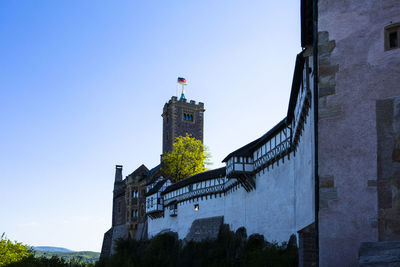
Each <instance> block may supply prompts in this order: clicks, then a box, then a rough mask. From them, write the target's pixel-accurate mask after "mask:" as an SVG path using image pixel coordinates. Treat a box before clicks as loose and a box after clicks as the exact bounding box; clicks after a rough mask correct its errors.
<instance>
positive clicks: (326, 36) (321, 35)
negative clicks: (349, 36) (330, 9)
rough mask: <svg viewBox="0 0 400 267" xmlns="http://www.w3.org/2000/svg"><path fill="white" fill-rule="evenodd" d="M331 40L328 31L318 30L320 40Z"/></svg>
mask: <svg viewBox="0 0 400 267" xmlns="http://www.w3.org/2000/svg"><path fill="white" fill-rule="evenodd" d="M328 41H329V33H328V32H327V31H320V32H318V42H319V43H324V42H328Z"/></svg>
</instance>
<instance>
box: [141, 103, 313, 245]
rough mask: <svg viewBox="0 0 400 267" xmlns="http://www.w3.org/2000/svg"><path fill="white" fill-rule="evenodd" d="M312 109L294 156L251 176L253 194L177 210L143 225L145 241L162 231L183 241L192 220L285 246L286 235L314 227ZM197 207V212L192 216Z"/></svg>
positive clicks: (242, 193)
mask: <svg viewBox="0 0 400 267" xmlns="http://www.w3.org/2000/svg"><path fill="white" fill-rule="evenodd" d="M312 112H313V109H310V110H309V113H308V114H309V115H308V117H307V121H306V124H305V127H304V130H303V133H302V135H301V137H300V141H299V143H298V147H297V151H296V153H293V152H292V153H291V154H290V159H288V157H287V156H286V157H285V159H284V160H282V159H281V160H280V161H279V163H274V165H273V166H269V168H268V169H267V168H265V169H264V170H263V171H261V172H259V173H258V174H257V175H256V178H255V179H256V189H255V190H253V191H251V192H246V191H245V190H244V188H243V187H240V186H239V188H238V189H232V190H230V191H229V192H228V193H227V194H226V195H225V196H224V195H222V197H217V198H215V197H214V196H213V197H212V199H210V198H209V197H208V199H207V200H206V199H205V197H203V200H201V198H199V199H198V201H191V202H189V201H186V202H183V203H179V204H178V216H176V217H170V216H169V210H167V209H166V210H165V212H164V218H159V219H153V220H152V219H149V221H148V231H149V233H148V234H149V237H152V236H154V235H156V234H157V233H159V232H160V231H163V230H171V231H174V232H177V233H178V236H179V238H180V239H183V238H185V237H186V235H187V234H188V232H189V229H190V227H191V225H192V222H193V221H194V220H196V219H200V218H207V217H214V216H224V223H226V224H229V226H230V228H231V230H233V231H236V230H237V229H238V228H239V227H242V226H244V227H246V229H247V234H248V235H251V234H255V233H258V234H262V235H264V237H265V238H266V239H267V240H269V241H277V242H283V241H288V240H289V237H290V235H292V234H296V233H297V231H298V230H300V229H302V228H304V227H306V226H307V225H309V224H311V223H313V222H314V175H313V171H314V167H313V166H314V165H313V164H314V159H313V151H314V148H313V143H314V139H313V119H312V118H313V117H312V114H313V113H312ZM194 204H199V207H200V208H199V210H198V211H195V210H194Z"/></svg>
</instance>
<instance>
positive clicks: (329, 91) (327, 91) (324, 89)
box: [318, 85, 336, 97]
mask: <svg viewBox="0 0 400 267" xmlns="http://www.w3.org/2000/svg"><path fill="white" fill-rule="evenodd" d="M335 93H336V90H335V85H333V86H320V87H319V94H318V95H319V97H323V96H328V95H334V94H335Z"/></svg>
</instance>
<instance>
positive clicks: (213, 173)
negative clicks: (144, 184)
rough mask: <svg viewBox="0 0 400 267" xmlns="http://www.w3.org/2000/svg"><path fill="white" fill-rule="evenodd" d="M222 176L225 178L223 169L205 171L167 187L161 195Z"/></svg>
mask: <svg viewBox="0 0 400 267" xmlns="http://www.w3.org/2000/svg"><path fill="white" fill-rule="evenodd" d="M224 176H225V167H222V168H218V169H214V170H210V171H205V172H202V173H198V174H195V175H193V176H190V177H188V178H185V179H183V180H180V181H178V182H176V183H174V184H172V185H170V186H168V187H167V188H166V189H165V190H164V191H163V192H162V193H161V194H162V195H164V194H166V193H168V192H171V191H174V190H175V189H178V188H181V187H184V186H186V185H189V184H194V183H198V182H201V181H205V180H210V179H213V178H217V177H224Z"/></svg>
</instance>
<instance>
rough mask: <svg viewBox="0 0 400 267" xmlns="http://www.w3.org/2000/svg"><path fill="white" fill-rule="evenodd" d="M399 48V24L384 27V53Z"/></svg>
mask: <svg viewBox="0 0 400 267" xmlns="http://www.w3.org/2000/svg"><path fill="white" fill-rule="evenodd" d="M399 47H400V23H396V24H392V25H390V26H387V27H385V51H387V50H392V49H396V48H399Z"/></svg>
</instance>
